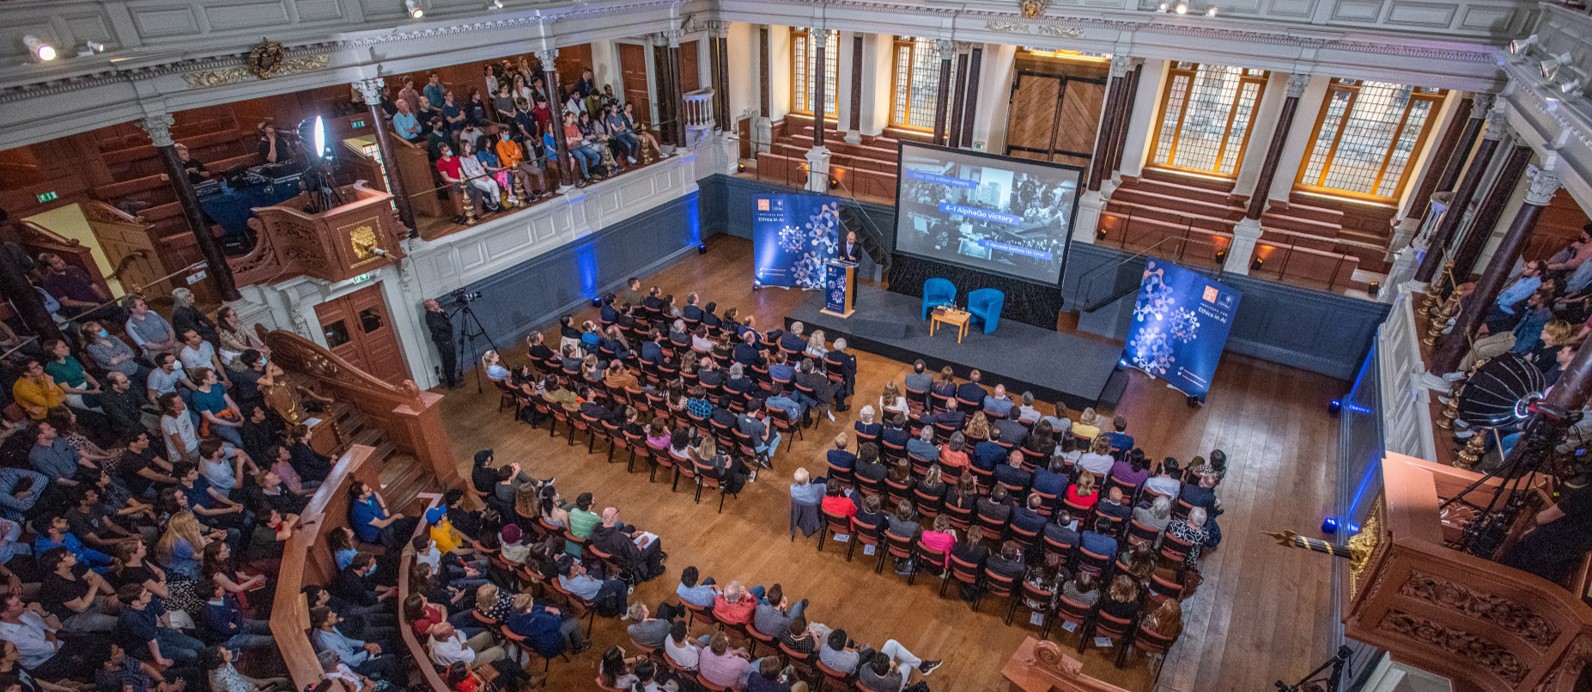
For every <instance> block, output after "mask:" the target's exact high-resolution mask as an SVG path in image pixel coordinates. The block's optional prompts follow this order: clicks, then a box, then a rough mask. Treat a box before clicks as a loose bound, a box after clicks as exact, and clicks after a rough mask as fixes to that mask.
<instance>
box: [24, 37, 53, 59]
mask: <svg viewBox="0 0 1592 692" xmlns="http://www.w3.org/2000/svg"><path fill="white" fill-rule="evenodd" d="M22 45H24V46H27V48H28V52H29V53H31V54H32V55H33V59H34V60H37V61H39V62H49V61H51V60H54V59H55V58H56V55H57V54H56V51H55V46H52V45H50V44H48V43H45V42H44V41H43V39H40V38H39V37H37V36H23V37H22Z"/></svg>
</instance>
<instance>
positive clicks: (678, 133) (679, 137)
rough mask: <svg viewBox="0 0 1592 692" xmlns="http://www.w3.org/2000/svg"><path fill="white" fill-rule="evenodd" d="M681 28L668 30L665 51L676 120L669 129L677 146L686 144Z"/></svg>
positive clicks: (670, 100)
mask: <svg viewBox="0 0 1592 692" xmlns="http://www.w3.org/2000/svg"><path fill="white" fill-rule="evenodd" d="M682 33H684V32H682V31H680V30H679V29H674V30H671V31H668V32H666V33H665V34H664V38H665V39H666V40H667V41H668V48H667V49H666V50H665V51H664V54H665V55H664V68H663V69H664V70H665V71H667V72H668V75H669V112H670V113H673V114H674V120H673V122H672V123H671V125H670V127H669V130H670V133H671V138H672V139H673V140H674V143H675V145H676V146H681V147H683V146H685V145H686V141H685V92H684V91H682V90H681V89H680V86H681V81H680V36H681V34H682Z"/></svg>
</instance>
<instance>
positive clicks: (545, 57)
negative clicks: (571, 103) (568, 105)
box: [536, 48, 577, 190]
mask: <svg viewBox="0 0 1592 692" xmlns="http://www.w3.org/2000/svg"><path fill="white" fill-rule="evenodd" d="M536 59H537V60H538V61H540V62H541V63H542V86H544V87H546V88H547V101H548V103H547V108H548V110H550V111H552V114H553V122H552V127H553V149H554V150H553V151H550V152H548V155H549V156H551V157H553V158H554V159H555V162H554V165H555V166H557V168H558V187H559V189H560V190H568V189H570V188H572V187H574V182H575V178H576V177H577V175H576V173H575V169H574V167H573V166H570V165H569V142H567V141H565V140H564V90H563V88H561V87H560V85H559V83H558V68H557V67H555V66H554V65H553V61H555V60H557V59H558V49H557V48H547V49H544V50H539V51H536Z"/></svg>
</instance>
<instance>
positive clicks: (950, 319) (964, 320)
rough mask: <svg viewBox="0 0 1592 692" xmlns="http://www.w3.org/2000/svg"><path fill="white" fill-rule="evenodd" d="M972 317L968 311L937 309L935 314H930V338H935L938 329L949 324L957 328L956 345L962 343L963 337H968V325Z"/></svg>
mask: <svg viewBox="0 0 1592 692" xmlns="http://www.w3.org/2000/svg"><path fill="white" fill-rule="evenodd" d="M972 317H973V315H972V313H969V312H967V311H966V310H956V309H950V308H935V309H934V312H932V313H929V336H934V331H935V328H936V327H938V326H939V325H941V324H947V325H951V326H953V327H956V343H962V337H965V336H967V324H968V322H969V321H970V320H971V319H972Z"/></svg>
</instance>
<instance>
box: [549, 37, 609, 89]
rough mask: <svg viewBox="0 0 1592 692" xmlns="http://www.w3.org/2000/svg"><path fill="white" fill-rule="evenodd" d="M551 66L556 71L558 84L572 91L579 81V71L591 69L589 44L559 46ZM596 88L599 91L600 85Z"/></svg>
mask: <svg viewBox="0 0 1592 692" xmlns="http://www.w3.org/2000/svg"><path fill="white" fill-rule="evenodd" d="M553 66H554V68H556V69H557V70H558V81H559V84H561V85H563V87H564V88H565V89H574V88H575V82H577V81H580V73H581V71H582V70H589V69H591V44H590V43H582V44H580V45H578V46H560V47H559V48H558V57H557V58H554V59H553ZM597 88H598V89H601V88H602V85H601V84H599V85H597Z"/></svg>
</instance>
